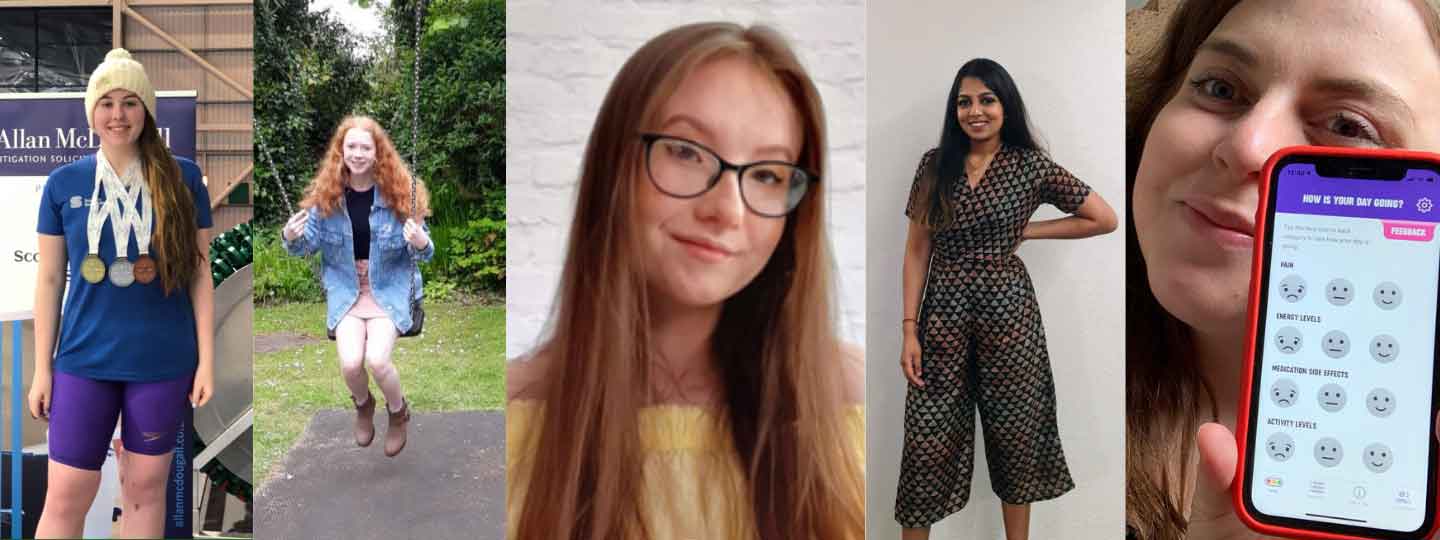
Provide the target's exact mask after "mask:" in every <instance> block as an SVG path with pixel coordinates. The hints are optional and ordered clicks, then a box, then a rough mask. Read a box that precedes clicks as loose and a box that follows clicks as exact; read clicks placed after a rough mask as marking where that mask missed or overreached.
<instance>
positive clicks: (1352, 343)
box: [1250, 164, 1440, 531]
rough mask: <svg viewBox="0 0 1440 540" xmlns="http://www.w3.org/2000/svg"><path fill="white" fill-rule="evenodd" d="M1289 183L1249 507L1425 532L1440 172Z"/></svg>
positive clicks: (1308, 174)
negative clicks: (1367, 178) (1387, 177)
mask: <svg viewBox="0 0 1440 540" xmlns="http://www.w3.org/2000/svg"><path fill="white" fill-rule="evenodd" d="M1278 174H1279V175H1280V176H1279V179H1278V181H1277V185H1276V192H1275V205H1276V206H1275V209H1276V212H1275V217H1274V220H1273V223H1274V232H1273V235H1272V237H1271V242H1272V247H1271V252H1270V260H1269V264H1270V268H1269V269H1268V270H1269V276H1270V279H1269V283H1268V287H1269V291H1268V300H1267V302H1266V304H1267V305H1266V308H1265V312H1264V313H1262V314H1261V316H1262V317H1263V321H1262V322H1263V324H1262V328H1263V332H1264V334H1263V335H1261V336H1259V337H1258V338H1257V339H1263V340H1264V343H1263V344H1258V345H1257V348H1259V349H1261V350H1262V351H1263V352H1262V362H1261V374H1260V377H1259V378H1258V379H1257V380H1256V385H1257V386H1258V388H1257V394H1256V398H1257V399H1258V409H1257V410H1258V415H1257V416H1256V417H1255V420H1254V421H1255V434H1256V435H1255V447H1254V448H1253V450H1252V452H1251V456H1252V459H1253V460H1254V465H1253V467H1254V469H1253V470H1254V475H1253V477H1252V478H1253V481H1252V483H1251V488H1250V490H1251V491H1250V497H1251V500H1252V501H1253V502H1254V505H1255V507H1256V509H1257V510H1259V511H1260V512H1262V513H1264V514H1267V515H1271V516H1283V517H1291V518H1296V519H1303V520H1308V521H1320V522H1329V523H1336V524H1343V525H1353V526H1362V527H1370V528H1376V529H1384V530H1391V531H1411V530H1415V529H1416V528H1418V527H1419V526H1421V525H1422V524H1423V521H1424V517H1425V513H1426V512H1425V502H1426V501H1427V497H1428V495H1429V494H1428V493H1427V491H1426V490H1427V481H1426V480H1427V477H1426V471H1427V462H1428V460H1429V448H1430V441H1431V437H1432V436H1433V435H1432V434H1431V433H1430V430H1429V429H1428V428H1429V426H1430V419H1431V416H1430V414H1431V413H1430V404H1431V395H1430V392H1431V388H1430V386H1431V381H1432V378H1433V370H1434V360H1433V359H1434V355H1435V351H1434V348H1435V322H1436V321H1435V311H1436V309H1435V303H1436V292H1437V280H1440V242H1437V240H1436V238H1435V228H1436V222H1437V221H1440V174H1437V173H1436V172H1434V171H1431V170H1426V169H1410V170H1409V171H1408V172H1407V174H1406V176H1405V178H1404V179H1401V180H1364V179H1355V178H1327V177H1322V176H1320V175H1319V174H1318V172H1317V170H1316V168H1315V166H1314V165H1313V164H1290V165H1287V166H1285V167H1284V168H1283V169H1282V170H1281V171H1280V172H1279V173H1278Z"/></svg>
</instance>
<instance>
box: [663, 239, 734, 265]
mask: <svg viewBox="0 0 1440 540" xmlns="http://www.w3.org/2000/svg"><path fill="white" fill-rule="evenodd" d="M670 237H671V238H674V239H675V241H676V242H679V243H680V244H681V245H682V246H684V247H685V249H686V250H687V251H689V252H690V253H691V254H694V255H696V256H697V257H700V258H701V259H705V260H709V261H721V260H724V259H728V258H730V257H732V256H734V255H735V250H734V249H731V248H729V247H727V246H726V245H725V244H723V243H720V242H718V241H715V240H710V239H708V238H705V237H702V236H694V235H686V234H671V235H670Z"/></svg>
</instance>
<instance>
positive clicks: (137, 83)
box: [85, 49, 155, 129]
mask: <svg viewBox="0 0 1440 540" xmlns="http://www.w3.org/2000/svg"><path fill="white" fill-rule="evenodd" d="M117 88H118V89H125V90H129V91H131V92H134V93H135V95H137V96H140V101H143V102H145V110H146V111H147V112H149V113H150V116H151V117H154V116H155V87H153V86H150V78H149V77H146V76H145V66H142V65H140V62H136V61H135V59H134V58H131V57H130V51H127V50H125V49H111V50H110V52H109V53H108V54H106V55H105V61H104V62H101V63H100V65H99V66H97V67H96V68H95V71H94V72H93V73H91V74H90V86H89V87H87V88H86V89H85V119H86V120H89V121H90V129H96V128H95V104H96V103H98V102H99V101H100V98H102V97H105V94H107V93H109V92H110V91H111V90H115V89H117Z"/></svg>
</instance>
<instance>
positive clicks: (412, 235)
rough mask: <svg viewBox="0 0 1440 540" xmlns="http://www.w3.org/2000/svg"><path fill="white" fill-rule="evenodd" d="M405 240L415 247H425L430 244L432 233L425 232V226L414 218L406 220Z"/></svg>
mask: <svg viewBox="0 0 1440 540" xmlns="http://www.w3.org/2000/svg"><path fill="white" fill-rule="evenodd" d="M405 241H406V242H409V243H410V247H413V248H415V249H425V246H428V245H430V235H428V234H425V228H424V227H421V226H420V224H419V223H416V222H415V220H413V219H407V220H405Z"/></svg>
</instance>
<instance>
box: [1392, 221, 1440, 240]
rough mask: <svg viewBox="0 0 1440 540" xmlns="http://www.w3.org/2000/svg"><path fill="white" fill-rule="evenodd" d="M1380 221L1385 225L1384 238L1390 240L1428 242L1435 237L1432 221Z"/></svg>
mask: <svg viewBox="0 0 1440 540" xmlns="http://www.w3.org/2000/svg"><path fill="white" fill-rule="evenodd" d="M1381 223H1382V224H1383V225H1384V227H1385V238H1388V239H1391V240H1414V241H1417V242H1429V241H1430V240H1431V239H1433V238H1435V224H1434V223H1419V222H1414V221H1382V222H1381Z"/></svg>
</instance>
